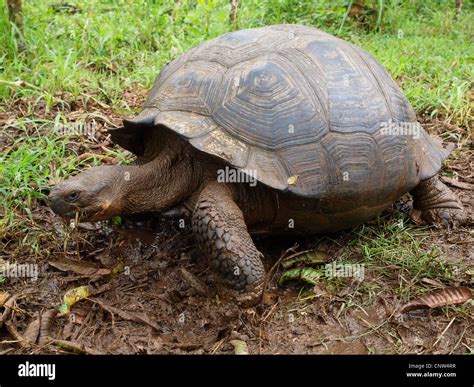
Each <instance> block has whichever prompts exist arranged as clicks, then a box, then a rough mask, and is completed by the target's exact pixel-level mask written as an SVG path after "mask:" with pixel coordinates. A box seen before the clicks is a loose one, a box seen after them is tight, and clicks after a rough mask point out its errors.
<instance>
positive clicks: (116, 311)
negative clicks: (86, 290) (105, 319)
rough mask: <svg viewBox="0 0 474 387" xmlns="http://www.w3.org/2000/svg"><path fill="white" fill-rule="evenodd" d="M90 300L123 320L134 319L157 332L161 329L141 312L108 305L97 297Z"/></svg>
mask: <svg viewBox="0 0 474 387" xmlns="http://www.w3.org/2000/svg"><path fill="white" fill-rule="evenodd" d="M92 301H94V302H95V303H97V304H98V305H100V306H101V307H102V308H103V309H105V310H106V311H107V312H109V313H110V314H116V315H118V316H120V317H121V318H123V319H124V320H128V321H135V322H139V323H145V324H146V325H149V326H150V327H152V328H153V329H155V330H156V331H158V332H161V331H162V330H161V329H160V327H158V325H156V324H155V323H154V322H152V321H151V320H150V318H149V317H148V316H146V315H143V314H142V313H140V314H139V313H131V312H126V311H124V310H121V309H119V308H116V307H114V306H112V305H108V304H106V303H105V302H103V301H100V300H98V299H94V300H92Z"/></svg>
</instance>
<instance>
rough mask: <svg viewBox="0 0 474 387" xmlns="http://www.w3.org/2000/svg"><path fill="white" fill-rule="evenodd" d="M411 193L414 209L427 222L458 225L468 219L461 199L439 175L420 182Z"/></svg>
mask: <svg viewBox="0 0 474 387" xmlns="http://www.w3.org/2000/svg"><path fill="white" fill-rule="evenodd" d="M411 194H412V195H413V209H414V210H415V211H416V210H418V211H419V214H420V215H419V216H420V218H421V219H422V220H423V221H425V222H426V223H430V224H442V225H444V226H448V227H449V226H454V227H456V226H458V225H462V224H463V223H465V222H466V221H467V216H466V212H465V211H464V207H463V205H462V203H461V201H460V200H459V199H458V198H457V197H456V195H455V194H454V193H453V192H452V191H451V190H450V189H449V188H448V187H446V185H444V184H443V183H442V182H441V181H439V179H438V177H437V176H433V177H432V178H430V179H428V180H425V181H422V182H420V184H418V185H417V186H416V187H415V189H414V190H413V191H412V192H411Z"/></svg>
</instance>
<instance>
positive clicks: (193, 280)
mask: <svg viewBox="0 0 474 387" xmlns="http://www.w3.org/2000/svg"><path fill="white" fill-rule="evenodd" d="M181 274H182V276H183V279H184V280H185V281H186V283H187V284H188V285H189V286H191V287H192V288H193V289H194V290H196V291H197V292H198V293H199V294H201V295H203V296H205V295H207V293H208V291H207V288H206V285H204V283H203V282H202V281H201V280H200V279H199V278H197V277H196V276H195V275H194V274H193V273H191V272H189V271H188V270H186V269H185V268H184V267H182V268H181Z"/></svg>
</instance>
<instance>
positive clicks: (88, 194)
mask: <svg viewBox="0 0 474 387" xmlns="http://www.w3.org/2000/svg"><path fill="white" fill-rule="evenodd" d="M157 138H161V140H162V141H161V143H160V144H159V146H158V145H157V146H156V152H155V153H153V152H152V153H151V156H150V157H147V158H146V159H142V162H141V163H139V164H135V165H122V166H119V165H115V166H101V167H94V168H90V169H88V170H86V171H84V172H82V173H79V174H78V175H76V176H73V177H70V178H69V179H67V180H65V181H63V182H61V183H59V184H58V185H57V186H56V187H54V188H53V189H52V190H51V193H50V195H49V204H50V207H51V208H52V209H53V211H54V212H55V213H56V214H58V215H60V216H62V217H64V218H72V217H75V215H76V212H78V213H79V215H80V218H81V220H85V221H97V220H105V219H110V218H112V217H113V216H116V215H128V214H138V213H149V212H163V211H165V210H168V209H170V208H172V207H174V206H176V205H177V204H179V203H180V202H182V201H183V200H184V199H186V198H187V197H188V196H190V195H191V194H192V193H193V192H194V190H196V188H197V187H198V186H199V184H200V182H201V172H200V168H199V166H198V165H195V164H194V163H193V158H192V157H190V154H189V151H187V150H186V149H188V147H187V146H185V145H184V142H183V141H179V140H178V139H177V138H175V137H173V141H167V139H168V137H167V135H166V134H165V133H163V134H158V135H157ZM163 138H165V140H163ZM151 142H152V141H151V140H150V143H151ZM145 161H146V162H145Z"/></svg>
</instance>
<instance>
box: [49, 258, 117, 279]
mask: <svg viewBox="0 0 474 387" xmlns="http://www.w3.org/2000/svg"><path fill="white" fill-rule="evenodd" d="M48 264H49V265H51V266H53V267H55V268H56V269H58V270H61V271H67V272H72V273H76V274H80V275H84V276H87V277H94V276H106V275H109V274H111V273H112V270H110V269H107V268H98V267H96V266H95V265H93V264H91V263H86V262H79V261H75V260H73V259H68V258H60V259H57V260H54V261H49V262H48Z"/></svg>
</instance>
